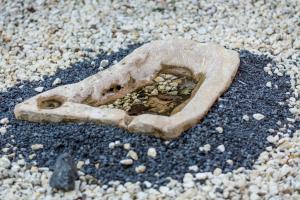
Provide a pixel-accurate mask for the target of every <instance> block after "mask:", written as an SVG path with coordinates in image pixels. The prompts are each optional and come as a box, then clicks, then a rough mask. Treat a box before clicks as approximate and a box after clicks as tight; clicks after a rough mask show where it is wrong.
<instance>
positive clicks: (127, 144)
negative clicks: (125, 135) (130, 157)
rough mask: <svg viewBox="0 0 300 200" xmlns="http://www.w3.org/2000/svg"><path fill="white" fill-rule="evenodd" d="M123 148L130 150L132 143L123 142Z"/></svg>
mask: <svg viewBox="0 0 300 200" xmlns="http://www.w3.org/2000/svg"><path fill="white" fill-rule="evenodd" d="M123 148H124V149H125V150H129V149H130V148H131V145H130V144H129V143H125V144H123Z"/></svg>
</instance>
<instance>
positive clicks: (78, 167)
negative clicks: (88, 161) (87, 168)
mask: <svg viewBox="0 0 300 200" xmlns="http://www.w3.org/2000/svg"><path fill="white" fill-rule="evenodd" d="M83 165H84V162H83V161H82V160H80V161H78V162H77V165H76V167H77V169H81V168H82V167H83Z"/></svg>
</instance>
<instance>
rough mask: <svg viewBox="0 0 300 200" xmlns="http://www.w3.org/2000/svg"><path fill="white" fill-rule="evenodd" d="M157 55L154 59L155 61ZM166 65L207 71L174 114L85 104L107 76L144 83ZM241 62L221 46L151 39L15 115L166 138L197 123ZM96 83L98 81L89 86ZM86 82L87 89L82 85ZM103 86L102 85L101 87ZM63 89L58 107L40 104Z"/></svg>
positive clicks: (20, 108) (31, 101) (18, 108)
mask: <svg viewBox="0 0 300 200" xmlns="http://www.w3.org/2000/svg"><path fill="white" fill-rule="evenodd" d="M158 52H160V53H158ZM153 58H155V59H156V60H151V59H153ZM186 58H189V59H186ZM162 63H163V64H166V65H173V66H186V67H188V68H189V69H191V71H192V72H193V75H197V74H199V73H204V74H205V75H206V79H205V80H204V82H203V84H202V86H201V87H200V88H199V89H198V91H197V92H196V94H195V95H194V96H193V97H192V98H191V99H190V102H188V103H187V104H186V106H185V107H183V108H182V110H181V111H180V112H178V113H175V114H174V115H171V116H161V115H156V114H141V115H137V116H129V115H128V114H127V113H126V112H125V111H123V110H120V109H104V108H95V107H92V106H89V105H85V104H82V103H81V102H82V100H83V99H84V98H85V97H86V96H87V95H94V96H93V97H94V98H96V99H97V98H101V97H100V96H97V92H98V93H99V91H101V89H100V90H99V88H95V85H97V86H99V85H101V84H102V85H101V86H103V85H104V86H105V84H106V86H107V85H109V84H107V81H108V80H110V85H111V84H112V83H114V82H116V81H117V82H118V83H120V82H121V83H122V79H120V78H122V75H123V77H125V76H126V75H128V74H130V75H131V76H130V77H134V78H135V79H136V80H138V81H140V80H145V77H143V76H142V75H141V74H143V73H144V74H147V77H146V78H148V79H149V77H151V75H153V74H154V73H155V72H157V71H158V70H159V69H160V67H161V64H162ZM199 63H200V66H199ZM151 65H152V66H151ZM238 66H239V54H238V53H237V52H235V51H233V50H228V49H225V48H224V47H221V46H219V45H217V44H203V43H198V42H194V41H190V40H183V39H182V40H178V39H177V40H167V41H153V42H150V43H147V44H145V45H143V46H142V47H140V48H138V49H136V50H134V51H133V52H132V53H131V54H129V55H128V56H126V57H125V58H124V59H122V60H121V61H120V62H119V63H117V64H116V65H114V66H112V67H110V68H109V69H107V70H104V71H102V72H99V73H97V74H95V75H92V76H90V77H88V78H86V79H84V80H83V81H80V82H78V83H74V84H69V85H64V86H59V87H57V88H54V89H51V90H49V91H46V92H44V93H41V94H38V95H36V96H34V97H32V98H30V99H28V100H26V101H24V102H22V103H20V104H18V105H16V107H15V110H14V112H15V116H16V118H17V119H21V120H28V121H34V122H64V121H78V122H80V121H81V122H89V121H91V122H95V123H101V124H111V125H116V126H119V127H122V128H125V129H127V130H129V131H130V132H141V133H147V134H151V135H153V136H156V137H160V138H162V139H172V138H176V137H178V136H179V135H180V134H181V133H182V132H183V131H185V130H186V129H188V128H190V127H192V126H193V125H195V124H197V123H198V122H199V121H200V120H201V119H202V118H203V117H204V116H205V114H206V113H207V112H208V111H209V108H210V107H211V106H212V105H213V104H214V102H215V101H216V100H217V99H218V97H219V96H221V94H222V93H223V92H224V91H225V90H226V89H227V88H228V87H229V86H230V84H231V82H232V80H233V78H234V76H235V74H236V72H237V70H238ZM147 67H148V68H147ZM122 70H123V71H122ZM124 71H125V72H126V73H127V74H126V73H124ZM138 72H139V73H140V74H139V73H138ZM107 77H108V78H107ZM123 79H125V80H123V84H124V83H126V81H128V79H129V78H128V77H125V78H123ZM92 82H93V84H94V85H91V84H89V83H92ZM121 85H122V84H121ZM83 86H88V87H86V88H85V89H84V88H83ZM104 88H105V87H102V90H103V89H104ZM70 89H73V90H75V92H74V91H73V92H70ZM199 91H200V92H199ZM59 93H60V94H64V95H63V96H62V97H60V98H61V100H62V101H63V102H62V103H61V105H60V106H59V107H58V108H56V109H40V108H39V106H38V102H39V101H38V98H49V97H53V96H55V95H57V94H59ZM57 96H59V95H57ZM197 100H198V101H200V102H201V104H202V107H201V106H200V107H199V105H197ZM74 106H76V108H77V113H75V112H74V110H73V107H74ZM195 108H197V109H195Z"/></svg>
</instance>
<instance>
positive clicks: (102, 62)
mask: <svg viewBox="0 0 300 200" xmlns="http://www.w3.org/2000/svg"><path fill="white" fill-rule="evenodd" d="M108 64H109V61H108V60H101V62H100V68H101V69H103V68H105V67H107V65H108Z"/></svg>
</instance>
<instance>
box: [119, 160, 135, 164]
mask: <svg viewBox="0 0 300 200" xmlns="http://www.w3.org/2000/svg"><path fill="white" fill-rule="evenodd" d="M120 163H121V165H132V164H133V160H132V159H123V160H121V161H120Z"/></svg>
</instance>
